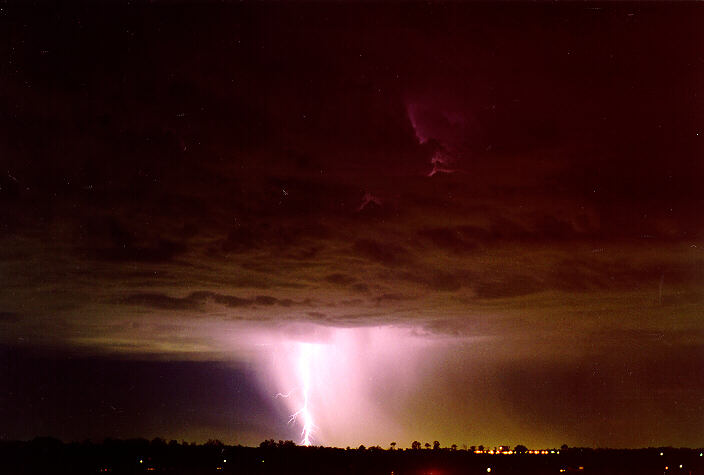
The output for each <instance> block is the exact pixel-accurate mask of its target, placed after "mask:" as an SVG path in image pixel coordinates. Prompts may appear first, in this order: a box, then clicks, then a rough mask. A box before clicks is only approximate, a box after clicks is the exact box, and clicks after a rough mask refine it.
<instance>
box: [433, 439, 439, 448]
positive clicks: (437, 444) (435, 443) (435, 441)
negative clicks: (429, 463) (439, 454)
mask: <svg viewBox="0 0 704 475" xmlns="http://www.w3.org/2000/svg"><path fill="white" fill-rule="evenodd" d="M433 450H440V442H438V441H437V440H434V441H433Z"/></svg>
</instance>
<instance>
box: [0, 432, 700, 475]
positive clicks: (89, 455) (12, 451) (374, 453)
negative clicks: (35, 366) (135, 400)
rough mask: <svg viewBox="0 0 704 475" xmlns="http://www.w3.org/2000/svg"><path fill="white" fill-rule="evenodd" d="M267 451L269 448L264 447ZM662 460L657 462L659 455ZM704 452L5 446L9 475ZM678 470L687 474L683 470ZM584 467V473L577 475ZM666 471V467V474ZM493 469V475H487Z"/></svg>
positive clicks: (536, 466)
mask: <svg viewBox="0 0 704 475" xmlns="http://www.w3.org/2000/svg"><path fill="white" fill-rule="evenodd" d="M263 445H264V444H263ZM661 452H662V453H663V455H660V453H661ZM701 452H702V450H701V449H696V450H694V449H674V448H649V449H639V450H608V449H600V450H593V449H580V448H576V449H574V448H573V449H568V450H566V451H565V450H562V451H561V453H560V454H559V455H557V454H555V455H529V454H523V455H516V454H514V455H488V454H474V453H472V452H469V451H466V450H456V451H453V450H449V449H439V450H393V451H392V450H383V449H380V448H369V449H364V450H362V449H352V450H350V449H347V450H345V449H336V448H326V447H297V446H294V445H293V444H292V443H284V444H281V443H280V444H273V445H272V446H269V447H258V448H253V447H242V446H227V445H223V444H221V443H219V442H217V441H214V442H209V443H207V444H204V445H195V444H185V443H184V444H180V443H177V442H176V441H172V442H170V443H166V442H165V441H162V440H161V439H155V440H154V441H152V442H149V441H147V440H143V439H138V440H128V441H118V440H106V441H105V442H103V443H101V444H94V443H91V442H83V443H71V444H64V443H62V442H60V441H58V440H56V439H50V438H41V439H35V440H33V441H30V442H0V457H1V460H2V466H0V472H2V473H6V474H8V475H9V474H40V473H41V474H47V475H49V474H69V473H70V474H89V473H114V474H136V473H169V474H207V473H213V474H215V473H239V474H283V473H295V474H303V473H329V474H337V473H341V474H382V473H385V474H396V475H398V474H419V475H420V474H436V475H440V474H480V473H491V474H548V473H591V474H593V473H600V474H661V473H668V474H670V473H672V474H704V457H702V456H701V455H700V453H701ZM680 465H681V466H682V468H680ZM580 467H582V468H581V469H580ZM665 467H668V468H667V469H666V468H665ZM488 469H491V471H490V472H489V470H488Z"/></svg>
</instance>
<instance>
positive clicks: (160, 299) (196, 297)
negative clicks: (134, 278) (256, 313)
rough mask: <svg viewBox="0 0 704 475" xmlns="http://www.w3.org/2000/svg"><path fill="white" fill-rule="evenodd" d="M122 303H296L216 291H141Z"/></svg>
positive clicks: (188, 306) (190, 306) (166, 306)
mask: <svg viewBox="0 0 704 475" xmlns="http://www.w3.org/2000/svg"><path fill="white" fill-rule="evenodd" d="M121 302H122V303H124V304H127V305H139V306H143V307H153V308H158V309H163V310H198V309H201V310H202V308H203V305H204V304H206V303H207V302H213V303H216V304H219V305H223V306H225V307H229V308H240V307H253V306H264V307H269V306H272V305H280V306H282V307H290V306H291V305H294V304H296V302H294V301H293V300H291V299H278V298H276V297H272V296H270V295H257V296H256V297H252V298H241V297H235V296H233V295H222V294H217V293H214V292H207V291H199V292H192V293H190V294H188V295H187V296H185V297H170V296H168V295H165V294H160V293H140V294H132V295H128V296H126V297H124V298H123V299H122V300H121Z"/></svg>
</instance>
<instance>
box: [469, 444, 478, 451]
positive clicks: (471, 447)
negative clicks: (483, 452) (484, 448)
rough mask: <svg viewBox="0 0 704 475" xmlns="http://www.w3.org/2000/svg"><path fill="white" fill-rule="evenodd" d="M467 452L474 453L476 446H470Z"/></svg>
mask: <svg viewBox="0 0 704 475" xmlns="http://www.w3.org/2000/svg"><path fill="white" fill-rule="evenodd" d="M469 450H471V451H472V452H474V451H475V450H477V446H476V445H470V446H469Z"/></svg>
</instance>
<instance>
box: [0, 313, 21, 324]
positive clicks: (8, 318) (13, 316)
mask: <svg viewBox="0 0 704 475" xmlns="http://www.w3.org/2000/svg"><path fill="white" fill-rule="evenodd" d="M20 320H22V315H20V314H19V313H16V312H0V322H2V323H15V322H19V321H20Z"/></svg>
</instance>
